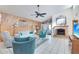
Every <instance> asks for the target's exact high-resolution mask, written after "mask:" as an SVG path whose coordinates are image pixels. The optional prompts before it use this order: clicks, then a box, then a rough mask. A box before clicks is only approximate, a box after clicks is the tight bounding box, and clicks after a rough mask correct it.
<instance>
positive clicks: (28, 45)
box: [12, 37, 35, 54]
mask: <svg viewBox="0 0 79 59" xmlns="http://www.w3.org/2000/svg"><path fill="white" fill-rule="evenodd" d="M12 45H13V52H14V54H33V53H34V51H35V38H34V37H27V38H14V41H13V42H12Z"/></svg>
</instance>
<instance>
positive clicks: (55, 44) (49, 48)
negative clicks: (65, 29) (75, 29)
mask: <svg viewBox="0 0 79 59" xmlns="http://www.w3.org/2000/svg"><path fill="white" fill-rule="evenodd" d="M47 38H48V39H49V40H47V41H46V42H44V43H43V44H41V45H40V46H39V47H38V48H36V50H35V54H70V53H71V50H70V47H69V38H68V37H64V36H58V37H52V38H51V37H50V36H48V37H47ZM0 54H13V51H12V48H8V49H7V48H5V47H4V45H3V43H0Z"/></svg>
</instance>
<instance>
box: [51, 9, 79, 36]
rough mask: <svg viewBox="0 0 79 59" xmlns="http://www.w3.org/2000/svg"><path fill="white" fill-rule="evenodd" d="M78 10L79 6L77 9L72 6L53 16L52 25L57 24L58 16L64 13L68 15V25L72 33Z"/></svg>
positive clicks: (69, 31) (69, 32) (70, 33)
mask: <svg viewBox="0 0 79 59" xmlns="http://www.w3.org/2000/svg"><path fill="white" fill-rule="evenodd" d="M78 10H79V8H76V9H75V10H72V8H70V9H67V10H65V11H63V12H61V13H58V14H56V15H54V16H53V17H52V25H53V26H54V25H56V17H58V16H60V15H64V16H66V21H67V22H66V23H67V25H68V34H69V35H72V31H73V26H72V20H74V15H75V12H76V13H79V12H78ZM78 20H79V17H78Z"/></svg>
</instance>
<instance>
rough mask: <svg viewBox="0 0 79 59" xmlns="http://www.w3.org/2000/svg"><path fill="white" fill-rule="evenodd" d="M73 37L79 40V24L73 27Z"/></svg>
mask: <svg viewBox="0 0 79 59" xmlns="http://www.w3.org/2000/svg"><path fill="white" fill-rule="evenodd" d="M73 35H74V36H76V37H77V38H79V24H78V23H76V22H74V25H73Z"/></svg>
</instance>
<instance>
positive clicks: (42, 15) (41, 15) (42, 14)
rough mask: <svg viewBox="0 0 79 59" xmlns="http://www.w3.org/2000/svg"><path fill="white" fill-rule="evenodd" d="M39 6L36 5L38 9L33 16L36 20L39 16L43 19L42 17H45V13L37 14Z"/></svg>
mask: <svg viewBox="0 0 79 59" xmlns="http://www.w3.org/2000/svg"><path fill="white" fill-rule="evenodd" d="M39 7H40V6H39V5H37V8H38V11H35V14H34V15H36V18H38V17H39V16H40V17H45V16H44V15H46V14H47V13H40V12H39Z"/></svg>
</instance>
